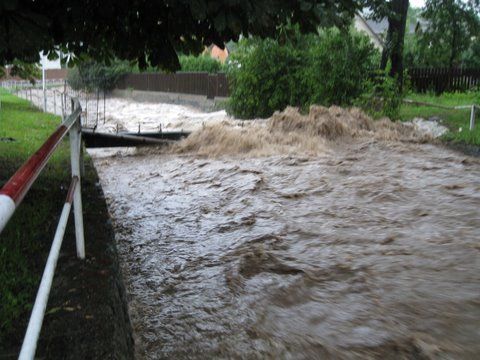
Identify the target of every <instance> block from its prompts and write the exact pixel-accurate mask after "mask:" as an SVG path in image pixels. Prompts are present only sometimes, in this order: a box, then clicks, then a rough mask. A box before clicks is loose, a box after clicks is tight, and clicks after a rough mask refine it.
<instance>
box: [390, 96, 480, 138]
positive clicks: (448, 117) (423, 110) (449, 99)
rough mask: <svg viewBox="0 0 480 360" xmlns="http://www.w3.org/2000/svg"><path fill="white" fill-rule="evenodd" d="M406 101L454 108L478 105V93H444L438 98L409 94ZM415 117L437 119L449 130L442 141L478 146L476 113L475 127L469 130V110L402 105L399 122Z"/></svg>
mask: <svg viewBox="0 0 480 360" xmlns="http://www.w3.org/2000/svg"><path fill="white" fill-rule="evenodd" d="M406 98H407V99H410V100H414V101H418V102H425V103H432V104H436V105H441V106H447V107H454V106H461V105H471V104H480V92H478V91H477V92H473V91H472V92H468V93H445V94H442V95H440V96H436V95H433V94H417V93H413V94H409V95H407V96H406ZM415 117H421V118H424V119H428V118H431V117H438V118H440V119H441V120H442V124H443V125H444V126H446V127H448V129H449V130H450V132H449V133H448V134H447V135H445V137H444V139H445V140H447V141H452V142H456V143H464V144H468V145H475V146H480V113H478V112H477V116H476V126H475V128H474V130H473V131H470V130H469V124H470V109H461V110H453V109H452V110H450V109H441V108H437V107H433V106H422V105H413V104H403V105H402V107H401V110H400V118H401V120H405V121H407V120H412V119H413V118H415Z"/></svg>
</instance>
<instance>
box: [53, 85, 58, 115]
mask: <svg viewBox="0 0 480 360" xmlns="http://www.w3.org/2000/svg"><path fill="white" fill-rule="evenodd" d="M56 94H57V93H56V92H55V90H53V114H54V115H57V95H56Z"/></svg>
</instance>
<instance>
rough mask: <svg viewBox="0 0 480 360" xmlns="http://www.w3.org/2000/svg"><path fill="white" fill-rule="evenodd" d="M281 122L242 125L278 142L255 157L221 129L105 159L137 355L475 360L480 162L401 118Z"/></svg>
mask: <svg viewBox="0 0 480 360" xmlns="http://www.w3.org/2000/svg"><path fill="white" fill-rule="evenodd" d="M287 110H288V109H287ZM317 110H318V109H317ZM334 110H335V109H334ZM289 111H291V109H290V110H289ZM335 111H336V112H337V113H338V112H339V111H340V110H339V109H336V110H335ZM335 111H334V112H335ZM320 112H323V113H325V112H326V110H325V109H323V110H322V109H320ZM330 112H331V111H330ZM345 114H346V113H344V114H343V115H345ZM351 114H353V115H355V114H354V113H351ZM358 114H359V113H357V115H358ZM287 115H288V113H287V114H286V117H288V116H287ZM324 115H325V114H324ZM327 115H328V114H327ZM330 115H331V114H330ZM347 115H348V114H347ZM327 117H328V116H327ZM334 117H335V116H334ZM361 117H364V115H361V116H360V118H361ZM313 118H315V116H313ZM305 119H306V117H305ZM281 120H284V121H288V119H287V118H282V117H281V116H280V117H278V116H277V118H274V119H273V120H270V121H269V122H267V123H266V124H264V125H258V126H259V128H258V129H257V130H255V131H253V132H252V131H250V130H251V129H250V130H249V129H242V130H237V131H238V134H240V133H242V134H244V135H245V134H246V135H245V136H246V138H244V139H243V140H242V141H247V140H248V141H250V140H252V136H254V134H255V133H258V134H260V137H259V138H258V139H257V140H258V141H257V143H259V142H268V141H276V145H275V146H273V147H268V149H267V150H268V151H266V150H265V147H263V148H262V149H263V150H262V149H260V150H261V151H259V152H258V153H255V151H252V146H253V147H254V146H255V145H254V144H252V143H251V142H248V141H247V145H245V144H244V143H242V144H244V145H239V144H238V143H235V144H233V143H232V142H234V140H233V139H232V138H231V137H229V135H226V133H225V132H219V129H218V128H217V129H216V130H215V129H214V128H211V129H203V130H200V132H199V133H197V134H193V137H192V139H190V143H185V144H183V145H182V144H180V145H178V148H176V149H171V150H164V151H153V152H147V151H137V152H133V153H131V154H116V155H113V156H105V155H101V154H99V153H97V154H94V159H95V164H96V167H97V170H98V172H99V175H100V178H101V182H102V186H103V189H104V191H105V194H106V198H107V201H108V205H109V210H110V212H111V215H112V218H113V223H114V226H115V231H116V239H117V242H118V248H119V253H120V258H121V261H122V263H123V265H122V266H123V272H124V278H125V281H126V286H127V292H128V297H129V307H130V312H131V319H132V323H133V326H134V331H135V336H136V347H137V348H136V353H137V356H138V358H146V359H158V358H170V359H187V358H188V359H192V358H198V359H208V358H249V359H255V358H283V359H313V358H321V359H327V358H339V359H353V358H378V359H385V358H402V359H404V358H415V359H419V358H426V359H429V358H442V359H443V358H472V359H473V358H475V356H476V355H478V354H479V353H480V333H479V329H480V326H479V321H480V275H479V272H478V269H479V265H480V261H479V259H480V258H479V251H480V244H479V239H480V161H479V160H478V159H475V158H471V157H467V156H464V155H461V154H459V153H455V152H452V151H450V150H448V149H445V148H443V147H441V146H437V145H434V144H429V143H423V142H424V140H422V139H416V140H415V139H414V138H415V136H414V135H413V133H409V131H413V130H409V129H406V128H403V127H402V128H401V129H400V127H398V128H395V129H394V130H395V131H397V132H398V131H400V132H401V133H402V136H400V137H398V138H397V139H394V138H392V136H391V133H389V134H390V135H388V134H387V135H385V134H384V132H385V129H387V130H388V129H390V128H392V127H394V126H393V125H392V124H391V123H390V124H387V125H385V124H386V123H385V124H384V125H385V126H384V127H385V129H384V128H383V127H382V126H380V127H382V128H377V125H372V122H371V120H368V119H366V118H365V119H363V120H362V124H361V126H359V129H357V130H358V131H357V130H355V132H353V133H352V132H351V131H350V132H349V133H345V128H341V129H340V130H338V129H337V128H336V127H331V126H330V127H329V125H328V121H324V119H323V120H322V121H320V123H321V125H322V126H320V127H316V126H312V125H311V124H310V125H308V124H307V122H304V123H302V124H303V125H302V124H300V125H301V126H297V127H296V130H295V131H293V130H292V129H285V128H282V129H281V130H282V131H283V134H284V135H285V136H284V137H281V136H280V135H281V134H280V133H278V131H279V130H278V129H279V128H280V127H281V126H280V127H279V126H278V125H279V121H281ZM310 120H311V119H310ZM313 120H315V119H313ZM283 124H288V122H284V123H283ZM380 124H381V122H380ZM296 125H298V123H297V124H296ZM330 125H332V124H330ZM351 125H352V124H351V123H350V124H349V128H350V127H351ZM405 129H406V130H405ZM215 131H217V135H219V136H220V135H221V138H222V139H223V140H224V141H226V143H225V144H223V145H222V146H224V150H225V151H223V155H221V154H222V151H220V150H219V148H218V146H217V147H215V146H214V144H213V143H215V141H216V140H215V139H214V136H213V135H214V134H215ZM302 131H303V132H302ZM389 131H390V130H389ZM227 132H228V131H227ZM205 133H206V135H205ZM275 133H276V135H275ZM293 133H295V134H297V135H296V137H292V136H293V135H292V134H293ZM202 134H203V135H202ZM238 134H237V135H238ZM262 134H263V135H262ZM268 134H274V135H268ZM302 134H303V135H304V136H305V137H311V138H309V139H308V141H307V143H308V146H307V147H305V148H304V147H302V146H300V147H299V148H298V149H297V150H298V151H296V150H295V149H293V150H292V146H293V145H292V144H294V143H295V141H299V139H300V138H301V136H302ZM332 134H333V135H332ZM330 135H331V136H330ZM268 136H270V137H268ZM315 137H316V138H317V142H318V143H319V144H321V146H318V147H315V146H313V145H312V139H314V138H315ZM275 139H276V140H275ZM200 140H201V141H204V142H205V141H210V142H211V144H202V145H199V144H197V146H193V144H192V142H194V141H200ZM187 141H188V139H187ZM252 141H254V142H255V139H253V140H252ZM204 145H208V146H212V148H208V146H207V148H205V147H203V146H204ZM217 145H218V144H217ZM230 145H231V146H234V145H235V146H236V148H235V152H237V154H233V153H229V151H227V148H228V146H230ZM245 146H246V147H245ZM258 146H264V144H263V145H262V144H258ZM212 149H213V150H212ZM239 149H240V150H241V149H243V150H245V149H247V150H245V151H243V153H242V151H240V154H238V151H239ZM282 149H284V150H285V149H287V150H285V151H282ZM210 150H212V151H213V153H214V155H215V156H209V153H208V152H209V151H210Z"/></svg>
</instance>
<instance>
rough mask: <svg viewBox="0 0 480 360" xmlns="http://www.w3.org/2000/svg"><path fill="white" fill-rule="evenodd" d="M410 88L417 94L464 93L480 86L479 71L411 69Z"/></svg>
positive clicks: (409, 71)
mask: <svg viewBox="0 0 480 360" xmlns="http://www.w3.org/2000/svg"><path fill="white" fill-rule="evenodd" d="M408 75H409V77H410V82H411V86H412V88H413V89H414V90H416V91H418V92H426V91H435V92H436V93H437V94H440V93H443V92H445V91H466V90H469V89H472V88H474V87H476V86H480V69H448V68H412V69H408Z"/></svg>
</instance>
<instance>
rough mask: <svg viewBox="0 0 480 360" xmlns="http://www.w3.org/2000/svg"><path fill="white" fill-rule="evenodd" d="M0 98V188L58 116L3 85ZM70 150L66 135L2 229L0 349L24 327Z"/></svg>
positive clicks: (60, 198) (58, 206) (65, 179)
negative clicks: (11, 92)
mask: <svg viewBox="0 0 480 360" xmlns="http://www.w3.org/2000/svg"><path fill="white" fill-rule="evenodd" d="M0 101H1V108H0V187H1V186H3V184H4V183H5V182H6V181H7V180H8V179H9V178H10V176H11V175H13V173H14V172H15V170H16V169H17V168H18V167H19V166H20V165H22V163H23V162H24V161H25V160H26V159H27V158H28V157H29V156H30V155H32V154H33V153H34V152H35V151H36V150H37V149H38V148H39V147H40V145H41V144H42V143H43V142H44V141H45V140H46V139H47V138H48V136H49V135H50V134H51V133H52V132H53V131H54V130H55V128H56V127H57V126H58V125H59V123H60V121H61V119H60V117H58V116H53V115H49V114H44V113H42V112H40V111H39V110H37V109H36V108H34V107H33V106H31V105H30V104H29V103H28V102H27V101H25V100H22V99H19V98H17V97H15V96H13V95H11V94H9V93H8V92H6V91H5V90H3V89H0ZM69 154H70V153H69V147H68V140H67V141H64V142H63V143H62V144H61V145H60V146H59V148H58V149H57V151H56V153H55V154H54V156H53V157H52V159H51V160H50V161H49V163H48V164H47V166H46V168H45V170H44V171H43V172H42V175H41V176H40V177H39V178H38V180H37V182H36V183H35V184H34V185H33V187H32V189H31V190H30V192H29V193H28V195H27V196H26V197H25V199H24V202H23V203H22V205H21V206H20V207H19V208H18V210H17V212H16V213H15V215H14V216H13V217H12V219H11V221H10V223H9V224H8V225H7V227H6V228H5V230H4V231H3V232H2V233H1V234H0V304H1V306H0V350H1V349H2V347H4V346H8V345H9V344H10V343H11V342H15V341H17V339H13V338H16V337H17V334H18V333H22V332H23V331H24V330H19V331H17V329H25V325H26V320H27V319H28V313H29V310H30V309H31V306H32V305H31V303H32V301H33V298H34V295H35V292H36V290H37V287H38V284H39V281H40V277H41V274H42V271H43V267H44V265H45V261H46V256H47V253H48V250H49V248H50V245H51V241H52V239H53V234H54V231H55V227H56V222H57V217H58V214H59V213H60V211H61V206H62V203H63V200H64V197H65V192H66V189H65V187H67V186H68V184H69V176H70V165H69ZM12 334H15V335H12ZM12 337H13V338H12Z"/></svg>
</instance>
